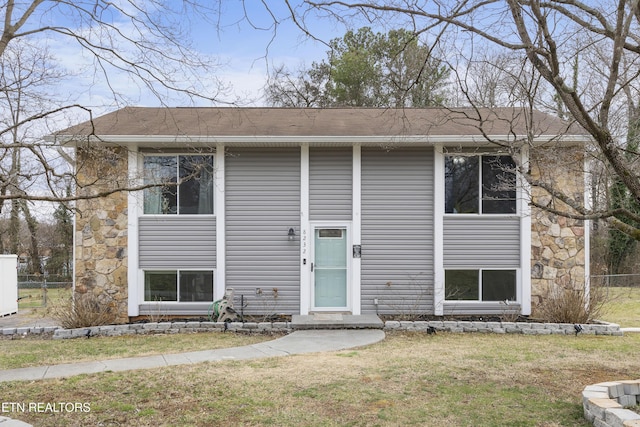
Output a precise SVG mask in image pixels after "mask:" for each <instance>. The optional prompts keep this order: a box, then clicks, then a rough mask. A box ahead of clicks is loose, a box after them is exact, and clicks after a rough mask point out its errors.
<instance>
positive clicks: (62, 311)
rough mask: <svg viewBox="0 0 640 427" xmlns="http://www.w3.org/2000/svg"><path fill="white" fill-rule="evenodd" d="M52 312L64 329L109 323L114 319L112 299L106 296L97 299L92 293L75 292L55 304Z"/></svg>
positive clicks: (114, 312)
mask: <svg viewBox="0 0 640 427" xmlns="http://www.w3.org/2000/svg"><path fill="white" fill-rule="evenodd" d="M52 314H53V316H54V317H55V318H56V319H57V320H58V321H59V322H60V326H62V327H63V328H66V329H73V328H86V327H89V326H101V325H109V324H112V323H114V321H115V320H116V311H115V310H114V306H113V301H111V300H109V298H108V297H106V298H100V299H99V298H97V297H96V296H95V295H93V294H92V293H86V294H78V293H76V294H75V295H74V296H73V297H71V298H68V299H66V300H64V301H62V302H61V303H60V304H59V305H56V307H54V308H53V310H52Z"/></svg>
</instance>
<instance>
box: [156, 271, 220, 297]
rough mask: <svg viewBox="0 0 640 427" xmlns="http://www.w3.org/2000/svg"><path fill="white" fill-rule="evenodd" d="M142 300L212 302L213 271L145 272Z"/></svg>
mask: <svg viewBox="0 0 640 427" xmlns="http://www.w3.org/2000/svg"><path fill="white" fill-rule="evenodd" d="M144 300H145V301H148V302H156V301H172V302H213V271H211V270H205V271H189V270H166V271H165V270H162V271H145V273H144Z"/></svg>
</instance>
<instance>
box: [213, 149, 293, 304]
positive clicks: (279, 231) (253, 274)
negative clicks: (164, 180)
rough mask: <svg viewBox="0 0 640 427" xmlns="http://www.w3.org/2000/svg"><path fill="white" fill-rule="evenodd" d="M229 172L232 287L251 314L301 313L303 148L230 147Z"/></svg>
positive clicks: (228, 282) (229, 275)
mask: <svg viewBox="0 0 640 427" xmlns="http://www.w3.org/2000/svg"><path fill="white" fill-rule="evenodd" d="M225 170H226V177H225V182H226V187H225V197H226V241H227V242H226V254H227V255H226V257H227V259H226V286H227V288H233V289H234V292H235V302H236V304H237V305H238V306H239V304H240V298H241V295H244V299H245V304H246V306H245V308H244V312H245V314H265V315H266V314H274V313H278V314H279V313H283V314H296V313H299V312H300V267H299V259H300V246H299V244H300V241H299V236H300V149H299V148H291V149H274V148H264V149H240V148H237V149H229V153H228V155H227V158H226V162H225ZM291 227H293V228H294V229H295V232H296V238H295V239H294V240H293V241H290V240H289V239H288V237H287V231H288V230H289V228H291ZM257 288H260V289H261V290H262V295H257V294H256V289H257ZM274 289H277V297H275V296H274Z"/></svg>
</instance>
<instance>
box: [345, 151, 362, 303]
mask: <svg viewBox="0 0 640 427" xmlns="http://www.w3.org/2000/svg"><path fill="white" fill-rule="evenodd" d="M352 157H353V158H352V162H353V165H352V173H353V181H352V184H351V186H352V190H351V194H352V201H353V206H352V215H351V221H352V222H351V224H352V225H351V244H352V245H360V244H361V243H362V149H361V147H360V145H357V144H356V145H354V146H353V156H352ZM347 256H349V254H347ZM361 265H362V262H361V259H360V258H353V255H351V292H352V297H351V304H352V305H351V310H352V313H353V314H354V315H360V314H361V311H362V295H361V291H362V290H361V283H360V282H361V275H362V272H361Z"/></svg>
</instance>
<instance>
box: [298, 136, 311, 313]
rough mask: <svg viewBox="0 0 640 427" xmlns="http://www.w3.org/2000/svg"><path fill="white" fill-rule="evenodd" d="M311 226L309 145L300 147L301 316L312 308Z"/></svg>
mask: <svg viewBox="0 0 640 427" xmlns="http://www.w3.org/2000/svg"><path fill="white" fill-rule="evenodd" d="M310 245H311V225H310V224H309V144H302V145H301V146H300V314H301V315H307V314H309V308H310V307H311V267H310V264H309V263H310V262H311V248H310Z"/></svg>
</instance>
